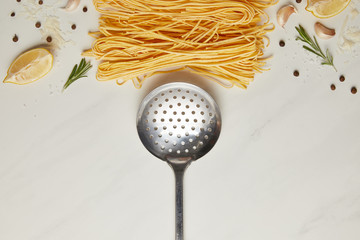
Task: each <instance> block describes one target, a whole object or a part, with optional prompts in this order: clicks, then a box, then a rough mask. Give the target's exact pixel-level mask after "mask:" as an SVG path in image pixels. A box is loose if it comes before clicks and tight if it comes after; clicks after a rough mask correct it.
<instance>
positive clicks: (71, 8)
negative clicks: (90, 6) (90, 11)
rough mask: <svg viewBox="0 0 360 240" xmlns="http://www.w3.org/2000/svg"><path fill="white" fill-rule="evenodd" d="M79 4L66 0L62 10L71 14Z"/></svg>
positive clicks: (72, 0)
mask: <svg viewBox="0 0 360 240" xmlns="http://www.w3.org/2000/svg"><path fill="white" fill-rule="evenodd" d="M79 4H80V0H68V2H67V4H66V6H65V7H64V9H65V11H67V12H71V11H74V10H75V9H76V8H77V7H78V6H79Z"/></svg>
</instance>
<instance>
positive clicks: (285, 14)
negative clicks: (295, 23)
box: [276, 5, 297, 28]
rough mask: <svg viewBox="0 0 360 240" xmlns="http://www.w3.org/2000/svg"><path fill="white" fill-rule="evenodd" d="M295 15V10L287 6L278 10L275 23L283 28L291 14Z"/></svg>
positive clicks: (291, 6)
mask: <svg viewBox="0 0 360 240" xmlns="http://www.w3.org/2000/svg"><path fill="white" fill-rule="evenodd" d="M293 13H297V10H296V8H295V7H294V6H293V5H287V6H284V7H282V8H280V9H279V11H278V12H277V14H276V17H277V22H278V23H279V25H280V26H281V27H282V28H284V26H285V24H286V22H287V21H288V19H289V17H290V15H291V14H293Z"/></svg>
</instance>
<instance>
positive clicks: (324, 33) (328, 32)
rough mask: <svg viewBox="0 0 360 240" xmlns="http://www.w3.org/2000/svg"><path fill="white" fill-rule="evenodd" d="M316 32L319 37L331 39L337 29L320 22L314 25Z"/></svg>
mask: <svg viewBox="0 0 360 240" xmlns="http://www.w3.org/2000/svg"><path fill="white" fill-rule="evenodd" d="M314 28H315V33H316V35H317V36H318V37H319V38H322V39H329V38H332V37H334V36H335V34H336V33H335V29H332V28H327V27H325V26H324V25H322V24H321V23H319V22H316V23H315V25H314Z"/></svg>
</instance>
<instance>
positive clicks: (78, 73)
mask: <svg viewBox="0 0 360 240" xmlns="http://www.w3.org/2000/svg"><path fill="white" fill-rule="evenodd" d="M91 67H92V65H91V64H90V61H89V62H86V61H85V58H83V59H81V61H80V63H79V66H78V65H77V64H76V65H75V66H74V68H73V69H72V71H71V73H70V76H69V78H68V80H67V81H66V83H65V84H64V87H63V91H64V90H65V89H66V88H67V87H69V86H70V84H72V83H73V82H75V81H76V80H78V79H80V78H83V77H87V76H86V75H85V74H86V73H87V72H88V71H89V70H90V68H91Z"/></svg>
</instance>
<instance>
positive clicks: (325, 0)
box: [305, 0, 351, 18]
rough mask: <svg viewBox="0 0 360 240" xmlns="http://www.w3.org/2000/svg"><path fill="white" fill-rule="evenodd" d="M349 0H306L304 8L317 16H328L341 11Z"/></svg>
mask: <svg viewBox="0 0 360 240" xmlns="http://www.w3.org/2000/svg"><path fill="white" fill-rule="evenodd" d="M350 1H351V0H307V6H306V8H305V9H306V10H307V11H309V12H311V13H312V14H313V15H314V16H315V17H318V18H330V17H333V16H336V15H338V14H339V13H341V12H342V11H343V10H344V9H345V8H346V7H347V5H349V3H350Z"/></svg>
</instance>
